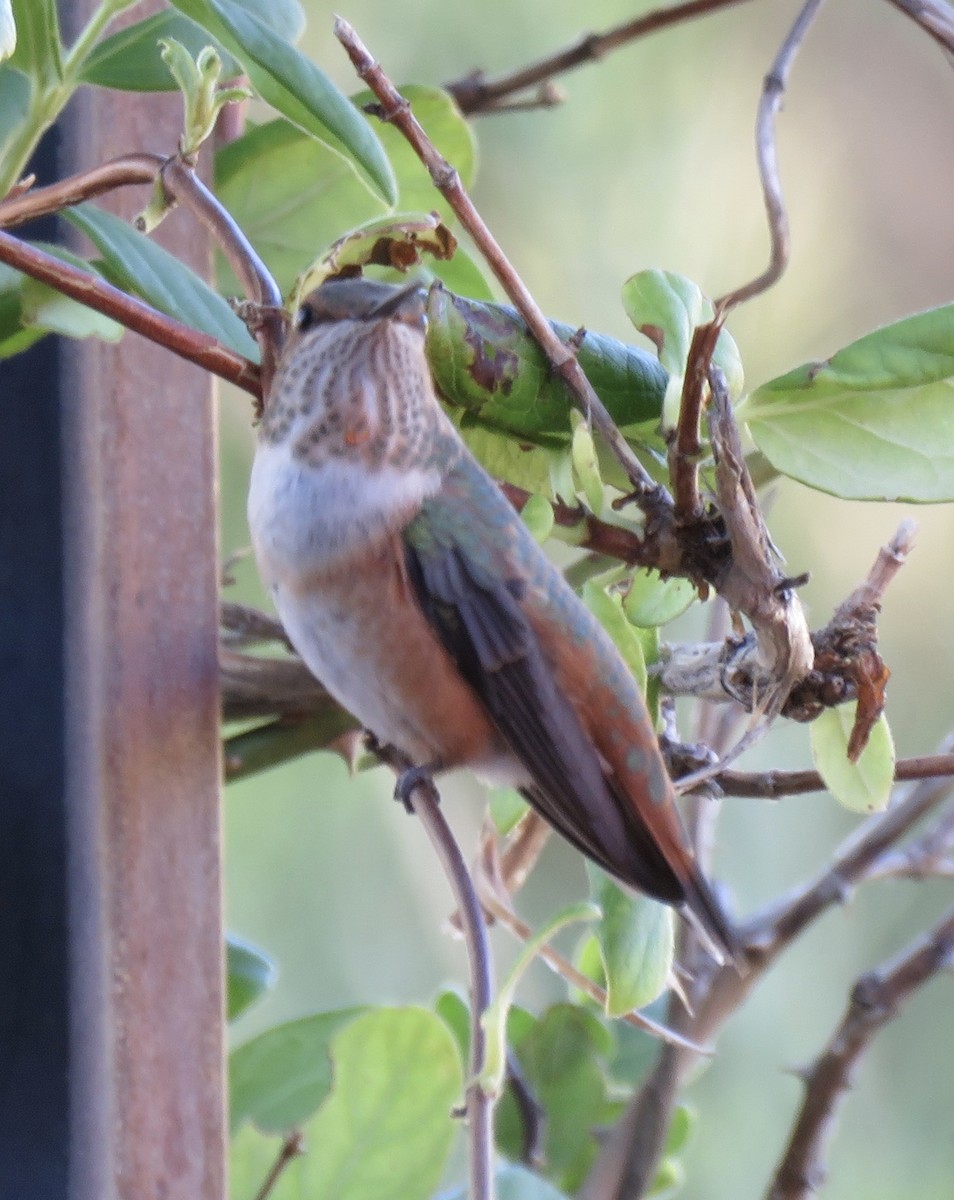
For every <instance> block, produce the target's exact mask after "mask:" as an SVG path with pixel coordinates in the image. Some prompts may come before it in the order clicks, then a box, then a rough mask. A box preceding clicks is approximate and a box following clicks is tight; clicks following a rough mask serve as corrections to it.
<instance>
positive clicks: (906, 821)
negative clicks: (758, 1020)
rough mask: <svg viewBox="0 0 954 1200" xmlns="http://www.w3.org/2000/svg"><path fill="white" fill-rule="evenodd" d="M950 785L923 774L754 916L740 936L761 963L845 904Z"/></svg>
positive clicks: (951, 747)
mask: <svg viewBox="0 0 954 1200" xmlns="http://www.w3.org/2000/svg"><path fill="white" fill-rule="evenodd" d="M942 752H943V753H944V754H945V755H949V754H951V753H952V752H954V736H950V735H949V736H948V738H947V739H946V741H945V745H944V746H943V747H942ZM952 786H954V785H952V782H951V780H950V778H943V779H922V780H921V782H920V783H918V784H917V785H916V786H915V787H913V788H911V790H910V791H909V792H908V794H907V795H906V796H904V797H903V798H902V799H901V800H899V801H898V802H896V803H895V804H893V805H892V807H891V808H889V809H888V810H887V812H884V813H879V814H877V815H876V816H873V817H869V818H868V820H867V821H864V822H863V823H862V825H861V826H860V827H859V828H858V829H857V830H856V831H855V832H854V833H853V834H852V836H851V837H849V838H847V839H846V841H844V842H843V843H842V845H841V846H840V847H839V848H838V850H837V851H836V852H835V855H834V857H833V859H832V862H831V865H830V866H826V867H825V869H824V870H823V871H821V872H820V874H818V875H817V876H816V877H815V878H814V879H813V880H811V881H810V882H809V883H807V884H804V885H803V886H802V887H800V888H798V889H796V890H795V892H794V893H792V894H791V895H789V896H787V897H784V898H783V899H782V900H780V901H778V902H777V903H775V904H773V905H771V906H770V907H769V909H768V910H766V911H763V912H762V913H759V914H757V915H756V916H755V917H753V918H752V920H751V921H749V923H748V924H747V926H746V927H745V929H744V930H743V932H742V937H743V940H744V942H745V944H746V945H747V946H748V947H749V949H750V950H751V951H752V952H753V953H754V954H756V955H757V957H758V959H759V960H760V962H762V963H763V964H764V963H767V962H769V961H771V960H772V959H774V958H775V957H777V955H778V954H779V953H780V952H781V951H782V950H783V949H784V948H785V947H786V946H787V945H789V943H790V942H791V941H792V940H793V939H794V938H796V937H798V935H799V934H800V933H802V931H803V930H804V929H805V928H806V927H807V926H808V925H810V924H811V923H812V921H814V920H815V919H816V918H817V917H818V916H820V915H821V913H823V912H825V910H826V909H828V908H830V907H831V906H832V905H833V904H840V903H843V902H844V901H845V899H846V898H847V896H848V895H849V893H850V892H851V889H852V888H853V887H854V886H855V884H857V883H858V882H859V881H860V880H861V879H863V878H864V877H865V876H866V874H867V872H868V871H869V870H870V869H871V868H872V867H873V866H874V864H875V863H876V862H877V861H878V859H879V858H880V857H881V855H882V854H883V853H884V852H885V851H886V850H889V849H891V847H893V846H894V845H895V844H896V843H897V842H898V841H900V839H901V838H903V837H904V836H905V834H907V833H908V831H909V830H910V829H912V828H913V827H914V826H915V825H916V824H917V822H918V821H920V820H921V819H922V818H923V817H925V816H927V814H928V813H929V812H931V810H932V809H934V808H936V807H937V806H938V805H939V804H940V803H941V802H942V801H943V800H944V799H945V798H946V797H947V796H949V795H950V794H951V789H952Z"/></svg>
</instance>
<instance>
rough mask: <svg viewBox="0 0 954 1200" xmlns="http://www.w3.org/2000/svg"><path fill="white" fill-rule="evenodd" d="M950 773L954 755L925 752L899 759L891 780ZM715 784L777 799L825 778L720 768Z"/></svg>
mask: <svg viewBox="0 0 954 1200" xmlns="http://www.w3.org/2000/svg"><path fill="white" fill-rule="evenodd" d="M950 776H954V754H927V755H922V756H920V757H918V758H902V759H899V760H898V762H897V763H896V764H895V767H894V781H895V783H909V782H911V781H912V780H916V779H943V778H947V777H950ZM715 781H716V783H718V785H719V787H720V788H721V789H722V792H723V794H724V795H726V796H749V797H752V798H755V799H762V800H781V799H782V797H783V796H804V795H806V794H807V793H808V792H823V791H825V781H824V780H823V779H822V777H821V775H819V773H818V772H817V771H761V772H758V773H755V774H746V772H744V771H721V772H720V773H719V774H718V775H717V776H716V777H715Z"/></svg>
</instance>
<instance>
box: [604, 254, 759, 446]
mask: <svg viewBox="0 0 954 1200" xmlns="http://www.w3.org/2000/svg"><path fill="white" fill-rule="evenodd" d="M623 308H624V309H625V310H626V315H627V316H628V317H629V319H630V320H631V321H632V322H633V324H634V325H635V326H636V328H637V329H638V330H639V331H640V333H643V334H645V335H646V336H647V337H648V338H649V340H650V341H651V342H652V343H653V345H654V346H655V347H656V349H657V351H658V353H659V361H660V362H661V363H662V365H663V366H664V367H665V368H666V370H667V371H668V372H669V385H668V387H667V390H666V404H665V416H664V423H665V425H666V427H667V428H671V427H673V426H674V425H675V423H676V418H677V417H678V414H679V398H680V395H681V393H682V381H683V377H684V375H685V373H686V358H687V356H688V354H689V346H690V344H691V342H692V335H693V333H694V332H695V329H696V327H697V326H698V325H704V324H706V323H707V322H708V321H711V320H712V315H713V308H712V301H711V300H709V299H708V298H707V297H706V296H704V295H703V293H702V291H701V289H700V288H699V287H698V286H697V285H696V284H694V283H693V282H692V280H691V279H686V277H685V276H684V275H678V274H676V272H674V271H658V270H652V271H639V272H638V273H637V274H635V275H632V276H630V278H629V279H627V280H626V282H625V283H624V284H623ZM712 361H713V362H714V363H715V364H716V366H719V367H721V368H722V370H723V371H724V372H725V376H726V382H727V383H728V386H729V391H730V393H731V394H732V395H733V396H737V395H739V394H740V393H741V391H742V383H743V377H742V361H741V359H740V357H739V351H738V348H737V346H736V344H735V342H734V341H733V339H732V337H731V336H730V334H729V333H728V331H727V330H725V329H723V330H722V332H721V333H720V334H719V340H718V342H717V343H716V350H715V353H714V354H713V356H712Z"/></svg>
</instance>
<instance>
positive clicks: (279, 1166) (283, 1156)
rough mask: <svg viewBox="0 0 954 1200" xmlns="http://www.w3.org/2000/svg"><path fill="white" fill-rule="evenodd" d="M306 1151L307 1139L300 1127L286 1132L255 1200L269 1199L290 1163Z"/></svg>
mask: <svg viewBox="0 0 954 1200" xmlns="http://www.w3.org/2000/svg"><path fill="white" fill-rule="evenodd" d="M305 1152H306V1151H305V1139H304V1137H303V1136H302V1132H301V1130H300V1129H293V1130H292V1131H291V1133H288V1134H286V1135H285V1138H284V1140H283V1141H282V1144H281V1146H279V1148H278V1157H277V1158H276V1159H275V1161H274V1163H272V1166H271V1168H270V1170H269V1172H268V1174H267V1175H266V1176H265V1178H264V1180H263V1181H262V1186H261V1187H260V1188H259V1189H258V1191H257V1192H256V1193H255V1200H267V1198H268V1197H269V1196H270V1195H271V1194H272V1192H273V1191H274V1190H275V1185H276V1184H277V1183H278V1181H279V1179H281V1177H282V1174H283V1173H284V1171H285V1168H286V1167H287V1166H288V1164H289V1163H291V1162H293V1161H294V1160H295V1159H296V1158H299V1157H300V1156H301V1155H302V1154H304V1153H305Z"/></svg>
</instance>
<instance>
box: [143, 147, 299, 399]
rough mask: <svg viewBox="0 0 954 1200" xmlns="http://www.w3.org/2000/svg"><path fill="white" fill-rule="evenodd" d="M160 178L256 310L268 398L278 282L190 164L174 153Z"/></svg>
mask: <svg viewBox="0 0 954 1200" xmlns="http://www.w3.org/2000/svg"><path fill="white" fill-rule="evenodd" d="M161 174H162V183H163V186H164V187H165V189H166V191H167V192H168V193H169V195H170V196H172V197H173V199H175V200H177V201H178V202H179V203H181V204H183V205H184V206H185V207H186V208H187V209H188V210H189V211H190V212H191V213H192V214H193V216H195V217H196V218H197V219H198V220H199V221H200V222H201V223H202V225H204V226H205V228H206V229H207V230H208V231H209V233H210V234H211V235H212V237H213V238H214V239H215V242H216V244H217V245H218V246H219V247H220V249H221V250H222V253H223V254H224V255H225V257H226V258H227V259H228V262H229V266H230V267H231V268H232V270H233V271H234V272H235V275H236V278H237V279H238V280H239V282H240V283H241V285H242V287H243V289H244V291H245V295H246V296H247V297H248V299H249V300H250V301H252V303H253V304H254V305H255V306H256V307H257V308H258V309H259V310H260V319H259V320H258V321H257V322H256V324H255V327H254V328H253V329H252V332H253V334H254V336H255V339H256V341H257V342H258V345H259V350H260V351H261V366H260V368H259V369H260V372H261V387H262V394H263V395H264V396H267V395H268V389H269V387H270V386H271V381H272V376H273V375H274V373H275V363H276V361H277V359H278V355H279V353H280V352H281V348H282V342H283V340H284V336H285V325H284V321H283V320H282V316H281V314H282V311H283V309H282V303H283V301H282V294H281V291H280V290H279V287H278V284H277V283H276V282H275V280H274V278H273V276H272V274H271V272H270V271H269V269H268V267H266V266H265V263H264V262H263V261H262V260H261V258H259V256H258V254H257V253H256V251H255V248H254V247H253V245H252V243H251V242H250V241H249V240H248V238H247V237H246V236H245V234H244V233H243V232H242V230H241V229H240V228H239V226H238V225H237V223H236V221H235V219H234V217H233V216H232V214H231V213H230V212H228V211H227V209H225V208H224V207H223V206H222V204H220V203H219V201H218V200H217V199H216V197H215V196H213V195H212V193H211V192H210V191H209V189H208V188H207V187H206V186H205V184H204V183H203V182H202V180H201V179H199V177H198V176H197V175H196V173H195V170H194V168H193V167H192V166H191V165H190V164H189V163H187V162H184V161H183V160H182V159H181V158H180V157H179V156H178V155H177V156H175V157H173V158H170V159H169V160H168V162H166V163H165V164H164V165H163V168H162V173H161ZM256 416H261V413H260V412H258V413H256Z"/></svg>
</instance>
